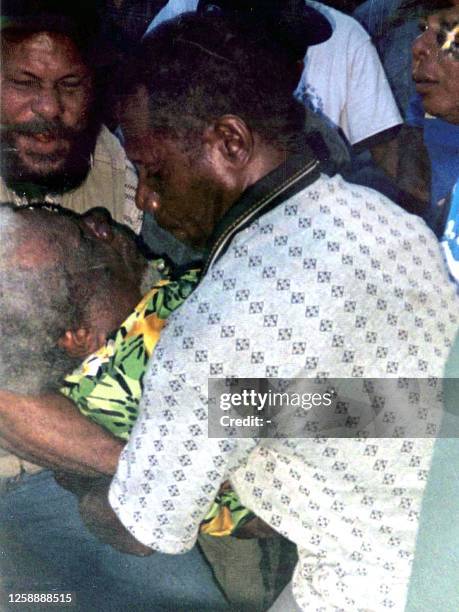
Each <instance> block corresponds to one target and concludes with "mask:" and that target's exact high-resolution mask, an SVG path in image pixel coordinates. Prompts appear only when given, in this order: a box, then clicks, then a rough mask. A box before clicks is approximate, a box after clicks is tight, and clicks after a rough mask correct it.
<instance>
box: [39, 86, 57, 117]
mask: <svg viewBox="0 0 459 612" xmlns="http://www.w3.org/2000/svg"><path fill="white" fill-rule="evenodd" d="M32 110H33V112H34V113H35V115H37V116H38V117H40V118H41V119H46V120H48V121H49V120H52V119H57V118H58V117H60V116H61V114H62V112H63V108H62V101H61V97H60V94H59V92H58V90H57V89H56V88H54V87H50V88H41V89H40V90H39V91H38V92H37V94H36V95H35V97H34V99H33V102H32Z"/></svg>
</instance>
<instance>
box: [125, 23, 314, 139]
mask: <svg viewBox="0 0 459 612" xmlns="http://www.w3.org/2000/svg"><path fill="white" fill-rule="evenodd" d="M301 69H302V64H300V65H299V64H298V62H297V60H296V58H295V56H294V55H292V53H291V52H290V50H289V49H288V48H287V47H285V45H284V44H283V42H282V41H281V40H279V41H277V40H273V39H272V38H271V37H268V36H266V35H265V34H264V32H263V28H262V27H260V30H259V31H258V32H253V31H250V32H249V31H247V30H246V28H244V27H243V24H241V23H240V22H237V21H235V20H233V19H229V18H228V17H224V16H221V15H213V14H210V15H208V14H204V15H199V14H195V13H184V14H182V15H180V16H179V17H177V18H175V19H172V20H170V21H167V22H165V23H163V24H161V25H160V26H159V27H158V28H156V29H155V30H154V31H153V32H152V34H151V35H150V36H149V37H148V38H146V39H145V40H144V41H143V43H142V45H141V47H140V49H139V51H138V53H137V55H136V57H135V59H133V60H131V62H129V65H128V66H127V67H126V68H125V69H124V74H125V75H127V78H125V82H124V93H125V94H127V95H129V94H130V93H132V92H133V91H135V90H136V89H137V88H138V87H139V86H141V85H142V86H145V87H146V89H147V90H148V93H149V99H150V112H151V117H150V118H151V123H152V127H153V128H154V129H156V130H162V131H165V132H168V133H172V134H182V135H183V134H184V133H186V134H187V136H188V137H190V135H191V134H192V133H195V134H196V135H197V134H200V133H202V131H203V128H204V127H205V126H206V125H208V124H209V123H211V122H212V121H213V120H216V119H217V118H218V117H221V116H222V115H225V114H233V115H237V116H239V117H241V119H243V120H244V121H245V122H246V124H247V125H248V127H249V128H250V129H252V130H253V131H254V132H256V133H257V134H258V135H259V136H260V137H261V138H263V139H264V140H265V141H267V142H269V143H270V144H273V145H274V146H278V147H280V148H282V149H287V150H289V149H291V148H294V147H295V146H296V145H297V143H298V139H299V135H300V134H301V133H302V132H303V130H304V125H305V119H306V115H305V113H306V111H305V108H304V107H303V105H302V104H301V103H299V102H298V101H297V100H296V99H295V98H294V96H293V91H294V90H295V88H296V85H297V82H298V80H299V76H300V71H301Z"/></svg>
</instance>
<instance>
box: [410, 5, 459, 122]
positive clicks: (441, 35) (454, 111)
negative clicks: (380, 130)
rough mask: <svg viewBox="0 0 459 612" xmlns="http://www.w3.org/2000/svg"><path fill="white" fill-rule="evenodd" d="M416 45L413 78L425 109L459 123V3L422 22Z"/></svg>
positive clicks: (436, 115)
mask: <svg viewBox="0 0 459 612" xmlns="http://www.w3.org/2000/svg"><path fill="white" fill-rule="evenodd" d="M421 29H422V32H421V34H420V35H419V36H418V38H417V39H416V40H415V42H414V44H413V79H414V81H415V83H416V90H417V92H418V93H419V94H420V96H421V97H422V101H423V105H424V108H425V110H426V111H427V112H428V113H429V114H431V115H434V116H435V117H440V118H441V119H444V120H445V121H448V122H449V123H454V124H459V6H455V7H452V8H449V9H445V10H442V11H439V12H437V13H434V14H433V15H430V16H429V17H427V18H426V19H425V20H424V21H423V22H421Z"/></svg>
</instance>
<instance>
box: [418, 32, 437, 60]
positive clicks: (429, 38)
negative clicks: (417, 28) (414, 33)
mask: <svg viewBox="0 0 459 612" xmlns="http://www.w3.org/2000/svg"><path fill="white" fill-rule="evenodd" d="M435 49H436V38H435V33H434V32H433V31H432V30H430V29H429V28H427V29H426V30H424V32H422V33H421V34H420V35H419V36H418V37H417V38H416V40H415V41H414V43H413V59H415V60H420V59H422V58H426V57H428V56H429V55H431V54H432V52H433V51H435Z"/></svg>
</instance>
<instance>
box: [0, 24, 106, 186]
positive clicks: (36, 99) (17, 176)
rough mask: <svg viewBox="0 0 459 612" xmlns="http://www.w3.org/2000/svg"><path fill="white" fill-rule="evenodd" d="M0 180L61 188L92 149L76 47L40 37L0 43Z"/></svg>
mask: <svg viewBox="0 0 459 612" xmlns="http://www.w3.org/2000/svg"><path fill="white" fill-rule="evenodd" d="M1 85H2V88H1V97H0V112H1V121H2V146H1V153H2V158H3V161H2V175H3V177H4V178H5V179H6V180H7V181H9V182H17V181H22V182H24V181H29V182H36V183H38V184H42V185H45V186H48V185H49V186H51V187H52V188H55V190H56V191H59V190H60V189H64V188H65V181H66V180H67V179H68V178H69V177H74V176H78V175H80V174H85V172H87V167H88V160H89V155H90V153H91V152H92V151H93V149H94V144H95V133H96V132H97V129H96V128H95V126H94V118H93V117H92V113H91V111H92V107H93V102H94V100H93V79H92V75H91V72H90V70H89V68H88V66H87V65H85V63H84V61H83V58H82V57H81V54H80V52H79V50H78V48H77V47H76V45H75V43H74V42H73V41H72V40H71V39H70V38H68V37H67V36H65V35H63V34H58V33H51V32H39V33H34V34H28V35H27V36H26V37H22V38H21V37H17V36H16V37H14V38H13V37H8V35H7V34H6V35H5V37H4V39H3V41H2V67H1Z"/></svg>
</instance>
